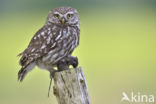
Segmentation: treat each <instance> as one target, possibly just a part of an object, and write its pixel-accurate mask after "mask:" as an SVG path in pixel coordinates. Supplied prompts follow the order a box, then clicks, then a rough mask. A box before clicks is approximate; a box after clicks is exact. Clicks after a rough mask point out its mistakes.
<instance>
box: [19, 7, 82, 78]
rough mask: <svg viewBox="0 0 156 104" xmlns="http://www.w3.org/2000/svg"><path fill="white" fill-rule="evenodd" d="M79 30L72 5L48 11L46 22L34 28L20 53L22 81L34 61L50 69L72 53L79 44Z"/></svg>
mask: <svg viewBox="0 0 156 104" xmlns="http://www.w3.org/2000/svg"><path fill="white" fill-rule="evenodd" d="M58 15H59V16H58ZM57 16H58V17H57ZM79 34H80V22H79V17H78V13H77V11H76V10H75V9H73V8H71V7H59V8H55V9H54V10H52V11H50V12H49V14H48V17H47V21H46V24H45V25H44V26H43V27H42V28H41V29H39V30H38V32H36V34H35V35H34V37H33V38H32V40H31V41H30V43H29V45H28V47H27V48H26V49H25V50H24V51H23V52H22V53H20V54H19V56H21V59H20V61H19V63H20V65H21V66H22V68H21V70H20V71H19V73H18V79H19V80H20V81H22V80H23V79H24V77H25V75H26V74H27V72H29V71H30V70H32V69H33V68H34V67H35V66H36V65H37V66H38V67H39V68H41V69H46V70H48V71H50V73H52V72H54V71H55V70H54V67H55V66H57V63H58V62H60V61H61V60H66V59H68V57H72V56H71V54H72V52H73V50H74V49H75V47H77V46H78V44H79Z"/></svg>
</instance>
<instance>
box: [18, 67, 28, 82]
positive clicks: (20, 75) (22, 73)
mask: <svg viewBox="0 0 156 104" xmlns="http://www.w3.org/2000/svg"><path fill="white" fill-rule="evenodd" d="M27 73H28V71H27V70H26V69H25V68H21V69H20V70H19V72H18V80H19V81H20V82H22V81H23V79H24V77H25V76H26V74H27Z"/></svg>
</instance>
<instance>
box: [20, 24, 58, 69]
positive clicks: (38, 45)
mask: <svg viewBox="0 0 156 104" xmlns="http://www.w3.org/2000/svg"><path fill="white" fill-rule="evenodd" d="M54 38H55V37H54V36H53V35H52V34H51V36H50V35H49V34H48V29H47V28H46V27H42V28H41V29H40V30H38V32H37V33H36V34H35V35H34V37H33V38H32V40H31V41H30V43H29V45H28V47H27V48H26V49H25V50H24V52H22V53H20V54H19V56H21V59H20V61H19V63H20V65H21V66H22V67H26V66H28V65H29V64H30V63H32V62H34V61H35V60H37V59H39V58H41V57H43V56H44V55H46V54H47V53H48V52H49V50H52V49H54V48H55V47H56V43H55V41H53V40H54Z"/></svg>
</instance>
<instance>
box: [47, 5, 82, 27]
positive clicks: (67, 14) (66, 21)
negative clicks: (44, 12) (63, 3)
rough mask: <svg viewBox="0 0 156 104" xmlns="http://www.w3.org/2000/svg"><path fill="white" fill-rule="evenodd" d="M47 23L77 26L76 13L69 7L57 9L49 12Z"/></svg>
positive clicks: (77, 18)
mask: <svg viewBox="0 0 156 104" xmlns="http://www.w3.org/2000/svg"><path fill="white" fill-rule="evenodd" d="M47 23H49V24H50V23H51V24H55V25H60V26H66V25H67V26H68V25H77V24H79V17H78V12H77V10H76V9H74V8H71V7H58V8H55V9H53V10H52V11H50V12H49V14H48V18H47Z"/></svg>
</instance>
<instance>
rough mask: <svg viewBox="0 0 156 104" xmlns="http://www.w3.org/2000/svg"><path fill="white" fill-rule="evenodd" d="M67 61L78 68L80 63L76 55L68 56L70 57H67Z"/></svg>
mask: <svg viewBox="0 0 156 104" xmlns="http://www.w3.org/2000/svg"><path fill="white" fill-rule="evenodd" d="M66 62H67V64H68V66H69V65H72V66H73V67H74V68H76V67H77V66H78V64H79V62H78V58H77V57H74V56H68V58H67V59H66Z"/></svg>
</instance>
